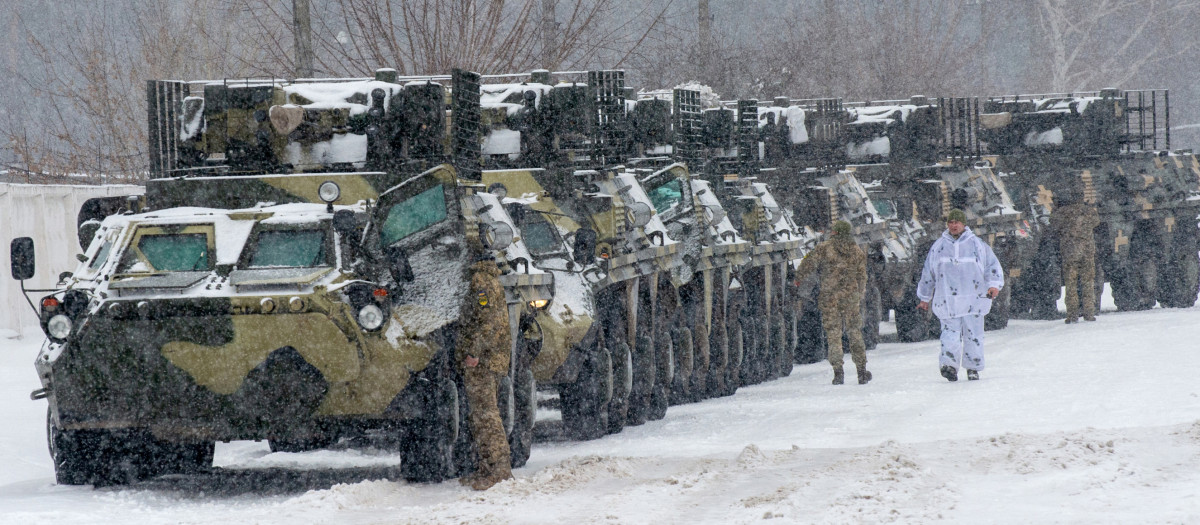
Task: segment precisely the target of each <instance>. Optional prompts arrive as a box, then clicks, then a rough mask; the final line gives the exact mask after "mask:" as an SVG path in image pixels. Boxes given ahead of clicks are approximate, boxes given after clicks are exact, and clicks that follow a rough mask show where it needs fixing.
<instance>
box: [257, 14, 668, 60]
mask: <svg viewBox="0 0 1200 525" xmlns="http://www.w3.org/2000/svg"><path fill="white" fill-rule="evenodd" d="M238 1H239V2H240V4H241V6H242V8H243V9H245V10H246V11H247V12H248V13H250V14H251V16H250V17H249V18H250V19H252V20H253V21H254V24H256V27H255V31H256V32H257V33H258V34H260V35H262V37H263V39H264V43H263V46H264V49H265V50H266V52H267V53H268V56H269V57H270V59H271V61H273V62H276V63H290V62H291V61H292V60H293V58H292V57H291V54H290V53H289V52H288V51H289V49H290V48H291V46H290V42H291V40H290V38H291V37H290V34H288V33H287V32H286V31H282V30H280V29H279V28H280V27H281V26H282V25H283V24H284V23H285V22H289V23H290V20H291V13H289V12H287V11H286V8H285V6H282V5H280V3H279V2H277V1H274V0H238ZM671 2H672V0H655V1H651V2H632V1H628V2H627V1H623V0H569V1H568V0H560V1H557V2H553V4H554V5H551V6H547V5H546V1H545V0H524V1H517V2H504V1H499V0H410V1H406V2H394V1H389V0H327V1H326V2H324V3H323V4H322V6H321V7H320V8H318V7H316V6H315V5H314V12H313V17H314V20H313V40H314V43H313V45H314V47H315V48H317V50H316V54H317V57H316V61H317V65H316V69H317V74H318V75H321V74H324V75H331V76H345V75H362V74H364V73H368V72H370V71H372V70H374V69H376V68H380V67H390V68H394V69H396V70H397V71H399V72H400V74H402V75H421V74H437V73H443V74H444V73H445V72H447V71H449V70H450V69H452V68H455V67H461V68H467V69H472V70H476V71H480V72H484V73H512V72H523V71H529V70H532V69H538V68H549V69H564V68H567V69H573V68H581V67H582V68H587V67H608V68H614V67H621V66H622V65H623V64H625V63H626V62H627V60H628V57H629V56H630V54H631V53H632V52H633V50H634V49H636V48H637V46H638V45H639V44H641V43H642V42H644V41H645V39H646V38H647V37H648V35H649V34H651V33H652V32H654V31H655V30H656V29H657V28H658V26H659V24H660V23H661V21H662V18H663V16H664V12H665V11H666V10H667V8H668V7H669V6H670V5H671ZM548 10H549V11H552V12H553V13H554V15H555V17H556V20H555V21H554V22H555V31H556V34H555V35H554V36H555V38H554V39H553V41H554V43H555V48H554V49H549V50H548V49H545V46H544V45H543V42H545V41H546V40H547V39H546V38H545V35H544V32H545V28H546V27H547V24H548V21H547V20H546V16H545V15H546V13H547V11H548Z"/></svg>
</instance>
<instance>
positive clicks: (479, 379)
mask: <svg viewBox="0 0 1200 525" xmlns="http://www.w3.org/2000/svg"><path fill="white" fill-rule="evenodd" d="M468 276H469V279H470V289H469V291H468V293H467V296H468V297H467V299H466V301H465V304H464V306H463V312H462V317H461V324H460V325H459V333H458V348H457V351H456V358H457V361H458V363H459V365H460V367H461V369H462V374H463V382H464V383H465V385H466V388H467V411H468V414H467V415H468V418H469V421H468V423H469V425H470V428H471V436H472V438H473V439H474V441H475V450H476V452H477V453H478V456H479V462H478V466H477V468H476V470H475V472H473V473H472V474H471V475H469V476H465V477H463V478H462V479H461V480H460V482H461V483H462V484H463V485H468V486H470V487H471V488H473V489H475V490H487V489H489V488H491V486H492V485H495V484H497V483H499V482H501V481H504V480H506V479H510V478H512V454H511V452H510V451H509V449H508V439H507V436H505V434H504V425H503V423H501V421H500V408H499V405H498V404H497V401H496V389H497V385H498V384H499V380H500V378H501V377H503V376H504V375H507V374H508V367H509V364H510V360H511V355H510V348H511V346H512V336H511V334H510V333H509V328H508V307H507V305H506V304H505V301H504V288H503V287H502V286H501V285H500V279H499V277H500V270H499V268H497V267H496V262H495V260H494V259H492V258H491V257H489V256H488V255H483V256H480V257H479V260H477V261H476V262H475V263H474V264H473V265H471V268H470V269H469V270H468Z"/></svg>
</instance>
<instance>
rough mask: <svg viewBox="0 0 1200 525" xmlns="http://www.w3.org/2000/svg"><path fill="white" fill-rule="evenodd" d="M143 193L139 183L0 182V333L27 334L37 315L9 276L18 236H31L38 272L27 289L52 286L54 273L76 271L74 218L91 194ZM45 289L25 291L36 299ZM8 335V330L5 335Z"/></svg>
mask: <svg viewBox="0 0 1200 525" xmlns="http://www.w3.org/2000/svg"><path fill="white" fill-rule="evenodd" d="M142 193H145V188H143V187H142V186H130V185H113V186H65V185H39V184H5V183H0V265H2V267H0V333H4V332H8V331H11V332H16V333H17V334H20V335H22V336H26V337H30V336H33V337H38V336H40V333H41V332H40V330H39V331H38V332H36V333H32V334H31V333H27V332H29V330H30V329H31V328H33V327H36V326H37V324H38V321H37V316H36V315H35V314H34V313H33V310H32V309H31V308H30V307H29V303H27V302H26V301H25V298H24V297H22V296H21V285H20V282H18V281H16V280H14V279H13V278H12V270H11V268H12V261H11V260H10V255H9V246H10V244H11V243H12V240H13V239H15V238H17V237H33V242H34V246H35V248H36V257H37V258H36V262H37V273H36V274H35V275H34V276H33V279H30V280H28V281H26V282H25V287H26V288H33V289H45V288H53V287H54V284H55V282H56V281H57V280H58V274H59V273H62V272H70V271H74V270H75V266H76V265H77V264H79V262H78V261H77V260H76V259H75V256H76V255H77V254H80V253H83V249H82V248H80V247H79V236H78V235H77V234H76V229H75V221H76V216H77V215H78V214H79V209H80V208H81V207H83V203H84V201H86V200H88V199H90V198H92V197H110V196H116V195H134V194H138V195H140V194H142ZM44 295H47V294H45V293H32V294H29V298H30V300H32V301H34V303H35V304H36V303H37V300H38V299H40V298H41V297H42V296H44ZM9 335H11V333H10V334H9Z"/></svg>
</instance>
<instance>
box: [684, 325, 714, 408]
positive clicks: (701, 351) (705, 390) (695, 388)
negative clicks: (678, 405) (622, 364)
mask: <svg viewBox="0 0 1200 525" xmlns="http://www.w3.org/2000/svg"><path fill="white" fill-rule="evenodd" d="M691 332H692V345H693V352H694V353H693V355H694V356H695V357H694V359H695V360H696V361H695V363H694V367H693V369H692V377H691V380H690V382H691V387H690V388H691V391H692V399H693V400H694V401H700V400H703V399H706V398H708V397H712V395H713V393H712V389H711V387H710V386H709V379H710V377H711V374H710V371H711V370H712V347H711V346H709V345H710V342H711V338H710V337H709V335H708V327H707V326H705V324H704V320H703V319H697V320H696V325H695V327H694V328H692V330H691Z"/></svg>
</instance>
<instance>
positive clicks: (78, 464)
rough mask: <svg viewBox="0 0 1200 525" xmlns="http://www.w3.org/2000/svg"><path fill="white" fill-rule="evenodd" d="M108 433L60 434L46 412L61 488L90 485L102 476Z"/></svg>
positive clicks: (86, 431) (51, 450)
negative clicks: (104, 448)
mask: <svg viewBox="0 0 1200 525" xmlns="http://www.w3.org/2000/svg"><path fill="white" fill-rule="evenodd" d="M105 434H107V432H106V431H100V430H61V429H59V428H58V427H57V426H55V425H54V422H53V419H52V418H51V416H50V412H49V410H47V412H46V444H47V445H48V446H49V447H50V459H51V460H52V461H53V462H54V478H55V480H56V481H57V482H58V484H59V485H90V484H92V483H95V482H96V481H97V480H98V479H99V478H100V475H101V471H100V470H101V468H100V467H101V462H102V459H103V457H104V456H103V452H104V451H103V447H102V446H101V444H102V443H103V442H104V441H105V438H106V436H105Z"/></svg>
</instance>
